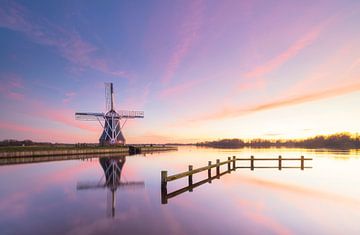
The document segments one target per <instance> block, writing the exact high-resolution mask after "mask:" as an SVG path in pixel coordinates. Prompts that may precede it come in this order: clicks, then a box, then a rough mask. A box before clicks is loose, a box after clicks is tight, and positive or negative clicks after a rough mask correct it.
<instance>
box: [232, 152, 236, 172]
mask: <svg viewBox="0 0 360 235" xmlns="http://www.w3.org/2000/svg"><path fill="white" fill-rule="evenodd" d="M235 162H236V157H235V156H233V162H232V163H233V171H234V170H235V167H236V166H235Z"/></svg>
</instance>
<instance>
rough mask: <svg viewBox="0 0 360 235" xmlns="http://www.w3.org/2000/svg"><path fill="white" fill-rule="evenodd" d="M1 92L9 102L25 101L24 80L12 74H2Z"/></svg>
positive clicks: (0, 77)
mask: <svg viewBox="0 0 360 235" xmlns="http://www.w3.org/2000/svg"><path fill="white" fill-rule="evenodd" d="M0 81H1V84H0V92H1V94H2V95H3V97H5V98H6V99H8V100H15V101H21V100H23V99H24V97H25V96H24V94H23V90H24V85H23V79H22V78H21V77H20V76H19V75H17V74H12V73H5V74H0Z"/></svg>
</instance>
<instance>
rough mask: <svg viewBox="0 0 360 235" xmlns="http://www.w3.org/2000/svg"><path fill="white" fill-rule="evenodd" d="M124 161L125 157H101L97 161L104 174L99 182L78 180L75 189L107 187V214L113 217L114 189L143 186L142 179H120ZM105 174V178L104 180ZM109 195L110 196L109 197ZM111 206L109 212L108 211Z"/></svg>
mask: <svg viewBox="0 0 360 235" xmlns="http://www.w3.org/2000/svg"><path fill="white" fill-rule="evenodd" d="M125 162H126V157H125V156H121V157H102V158H99V163H100V165H101V167H102V169H103V171H104V175H103V176H102V177H101V178H100V180H99V182H78V184H77V187H76V188H77V190H87V189H100V188H107V189H109V191H108V192H109V193H111V196H109V194H108V197H107V200H108V201H107V205H108V215H111V217H115V201H116V197H115V196H116V190H117V189H118V188H124V187H126V188H133V189H137V188H144V187H145V183H144V181H121V173H122V170H123V167H124V165H125ZM104 176H105V180H104ZM110 197H111V198H110ZM110 208H111V213H110Z"/></svg>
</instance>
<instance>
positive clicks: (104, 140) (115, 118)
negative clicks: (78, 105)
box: [75, 83, 144, 145]
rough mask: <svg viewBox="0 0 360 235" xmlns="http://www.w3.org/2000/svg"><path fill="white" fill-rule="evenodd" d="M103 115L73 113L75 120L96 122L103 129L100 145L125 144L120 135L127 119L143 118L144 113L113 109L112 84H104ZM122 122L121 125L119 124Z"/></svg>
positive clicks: (123, 138) (122, 136)
mask: <svg viewBox="0 0 360 235" xmlns="http://www.w3.org/2000/svg"><path fill="white" fill-rule="evenodd" d="M105 102H106V112H105V113H75V118H76V120H83V121H98V122H99V123H100V125H101V127H102V128H103V132H102V134H101V136H100V138H99V143H100V145H115V144H122V145H124V144H125V137H124V135H123V133H122V131H121V130H122V128H123V127H124V125H125V123H126V121H127V120H128V119H134V118H144V111H129V110H121V111H118V112H116V111H115V109H114V89H113V84H112V83H105ZM121 122H122V124H121Z"/></svg>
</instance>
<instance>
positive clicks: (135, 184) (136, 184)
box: [119, 181, 145, 189]
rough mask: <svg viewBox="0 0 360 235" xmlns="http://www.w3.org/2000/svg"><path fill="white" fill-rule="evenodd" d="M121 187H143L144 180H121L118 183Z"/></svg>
mask: <svg viewBox="0 0 360 235" xmlns="http://www.w3.org/2000/svg"><path fill="white" fill-rule="evenodd" d="M119 187H121V188H134V189H136V188H145V183H144V181H129V182H121V183H120V184H119Z"/></svg>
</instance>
